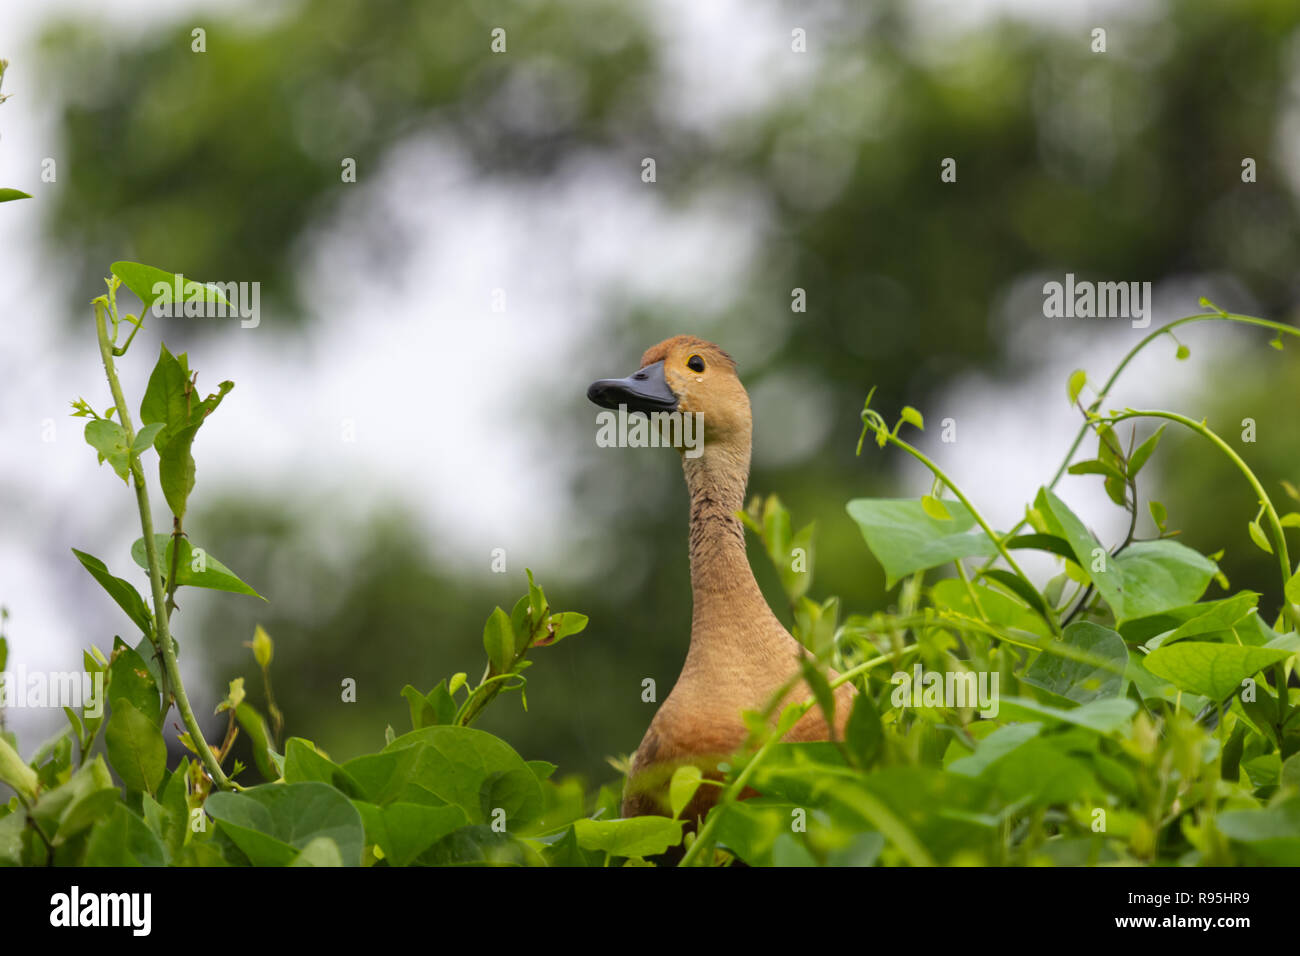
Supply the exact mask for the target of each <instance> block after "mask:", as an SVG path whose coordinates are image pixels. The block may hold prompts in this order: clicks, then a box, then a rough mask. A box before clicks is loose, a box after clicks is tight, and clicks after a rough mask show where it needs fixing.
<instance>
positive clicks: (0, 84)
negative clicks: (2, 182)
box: [0, 58, 32, 202]
mask: <svg viewBox="0 0 1300 956" xmlns="http://www.w3.org/2000/svg"><path fill="white" fill-rule="evenodd" d="M7 69H9V61H8V60H6V59H4V58H0V89H3V88H4V81H5V70H7ZM9 96H10V94H7V93H2V92H0V103H3V102H4V101H5V100H7V99H9ZM31 198H32V197H31V196H30V195H28V194H27V193H25V192H23V191H22V190H21V189H13V188H10V187H8V186H6V187H4V188H0V202H12V201H13V200H15V199H31Z"/></svg>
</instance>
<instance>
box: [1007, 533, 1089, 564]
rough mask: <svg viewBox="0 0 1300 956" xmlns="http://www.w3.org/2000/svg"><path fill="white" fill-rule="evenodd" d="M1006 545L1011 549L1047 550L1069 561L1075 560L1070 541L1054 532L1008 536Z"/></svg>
mask: <svg viewBox="0 0 1300 956" xmlns="http://www.w3.org/2000/svg"><path fill="white" fill-rule="evenodd" d="M1006 546H1007V549H1008V550H1010V551H1016V550H1023V549H1025V548H1030V549H1033V550H1035V551H1047V552H1050V553H1051V554H1055V555H1057V556H1059V557H1062V558H1065V559H1067V560H1069V561H1073V560H1074V551H1073V550H1072V549H1071V548H1070V542H1068V541H1066V540H1065V539H1064V538H1058V537H1057V536H1056V535H1054V534H1018V535H1015V536H1013V537H1010V538H1007V540H1006Z"/></svg>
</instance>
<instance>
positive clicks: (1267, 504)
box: [1103, 408, 1300, 628]
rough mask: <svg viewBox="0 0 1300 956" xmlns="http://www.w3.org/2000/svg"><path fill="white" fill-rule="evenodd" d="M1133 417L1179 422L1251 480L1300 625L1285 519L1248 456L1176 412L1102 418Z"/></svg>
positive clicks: (1290, 613)
mask: <svg viewBox="0 0 1300 956" xmlns="http://www.w3.org/2000/svg"><path fill="white" fill-rule="evenodd" d="M1132 418H1163V419H1165V420H1167V421H1171V422H1176V423H1178V424H1179V425H1182V426H1184V427H1186V428H1189V429H1191V430H1192V431H1194V432H1196V434H1198V435H1200V436H1201V437H1202V438H1205V439H1206V440H1207V441H1209V442H1210V443H1211V444H1212V445H1214V446H1215V447H1216V448H1218V449H1219V451H1221V452H1223V454H1225V455H1226V456H1227V457H1228V459H1229V460H1230V461H1231V462H1232V463H1233V464H1234V465H1235V466H1236V467H1237V470H1238V471H1240V472H1241V473H1242V475H1244V476H1245V478H1246V481H1248V482H1249V483H1250V487H1251V489H1252V490H1253V491H1254V492H1255V495H1256V497H1257V499H1258V500H1259V503H1260V505H1261V506H1262V507H1263V509H1264V513H1265V514H1266V515H1268V524H1269V529H1270V530H1271V531H1272V532H1273V539H1274V541H1275V542H1276V551H1275V554H1276V555H1277V559H1278V564H1279V565H1281V571H1282V606H1283V607H1284V608H1286V614H1287V617H1289V618H1290V619H1291V623H1292V624H1294V625H1295V626H1296V627H1298V628H1300V612H1297V610H1296V607H1295V605H1294V604H1292V603H1291V602H1290V601H1289V600H1287V597H1286V585H1287V582H1288V581H1290V580H1291V575H1292V571H1291V558H1290V556H1289V555H1288V554H1287V548H1286V532H1285V530H1284V529H1283V528H1282V520H1281V519H1280V518H1279V517H1278V514H1277V509H1276V508H1274V507H1273V501H1272V499H1271V498H1269V496H1268V492H1267V491H1265V490H1264V486H1263V485H1261V484H1260V483H1259V479H1258V478H1257V477H1255V472H1253V471H1252V470H1251V468H1250V466H1249V465H1248V464H1246V462H1245V459H1243V458H1242V457H1241V456H1240V455H1238V454H1237V452H1236V451H1234V450H1233V448H1232V446H1231V445H1229V444H1228V443H1227V442H1226V441H1224V440H1223V439H1222V438H1220V437H1219V436H1218V434H1216V433H1215V432H1214V431H1213V430H1212V429H1211V428H1210V427H1209V426H1208V425H1206V424H1205V423H1204V422H1198V421H1196V420H1195V419H1191V418H1188V417H1187V416H1186V415H1179V414H1178V413H1177V412H1166V411H1162V410H1140V409H1132V408H1130V409H1127V410H1125V411H1123V412H1121V413H1119V414H1118V415H1111V416H1108V417H1107V418H1105V419H1103V420H1104V421H1106V422H1109V423H1111V424H1114V423H1116V422H1122V421H1128V420H1129V419H1132Z"/></svg>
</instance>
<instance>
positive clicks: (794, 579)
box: [773, 522, 817, 603]
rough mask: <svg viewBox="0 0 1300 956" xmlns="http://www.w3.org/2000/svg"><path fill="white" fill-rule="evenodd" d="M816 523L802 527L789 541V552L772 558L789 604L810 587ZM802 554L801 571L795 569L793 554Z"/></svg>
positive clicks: (805, 592)
mask: <svg viewBox="0 0 1300 956" xmlns="http://www.w3.org/2000/svg"><path fill="white" fill-rule="evenodd" d="M816 530H817V525H816V522H810V523H808V524H806V525H804V526H803V527H802V528H800V529H799V531H798V532H797V533H796V534H795V536H794V537H793V538H791V539H790V547H789V550H788V551H786V552H785V553H783V554H781V555H779V556H773V564H774V565H775V567H776V570H777V574H778V575H780V578H781V587H782V589H783V590H784V591H785V594H786V597H787V598H788V599H789V600H790V602H791V603H794V602H796V601H798V600H799V599H800V598H801V597H803V596H804V595H805V594H807V593H808V589H809V588H810V587H812V577H813V558H814V548H813V535H814V534H815V533H816ZM796 551H801V552H803V554H802V557H803V569H802V570H796V569H795V566H794V565H795V552H796Z"/></svg>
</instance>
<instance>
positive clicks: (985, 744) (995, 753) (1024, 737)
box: [948, 721, 1043, 777]
mask: <svg viewBox="0 0 1300 956" xmlns="http://www.w3.org/2000/svg"><path fill="white" fill-rule="evenodd" d="M1042 729H1043V725H1042V724H1040V723H1037V722H1036V721H1030V722H1028V723H1019V724H1008V725H1007V726H1005V727H999V728H997V730H994V731H993V732H992V733H990V734H989V735H988V736H987V737H985V738H984V739H983V740H981V741H980V742H979V743H978V744H977V745H976V747H975V752H974V753H973V754H971V755H970V756H968V757H962V758H960V759H958V760H954V761H953V762H952V763H950V764H948V772H949V773H956V774H961V775H962V776H965V777H978V776H980V775H981V774H983V773H984V771H985V770H987V769H988V768H989V767H991V766H992V765H993V764H994V763H995V762H996V761H998V760H1001V759H1002V758H1003V757H1005V756H1006V755H1007V754H1009V753H1011V751H1013V750H1015V749H1016V748H1018V747H1020V746H1021V745H1022V744H1024V743H1025V742H1026V741H1028V740H1031V739H1032V738H1034V737H1037V736H1038V735H1039V733H1040V732H1042Z"/></svg>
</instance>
